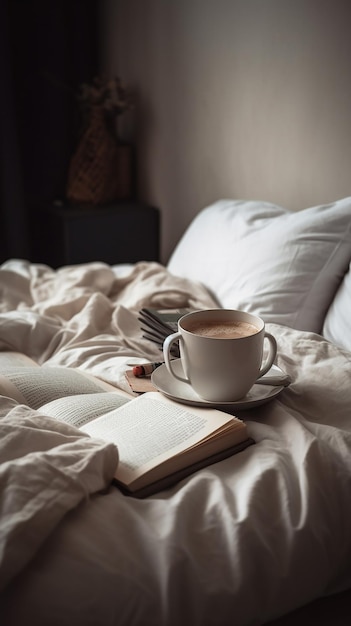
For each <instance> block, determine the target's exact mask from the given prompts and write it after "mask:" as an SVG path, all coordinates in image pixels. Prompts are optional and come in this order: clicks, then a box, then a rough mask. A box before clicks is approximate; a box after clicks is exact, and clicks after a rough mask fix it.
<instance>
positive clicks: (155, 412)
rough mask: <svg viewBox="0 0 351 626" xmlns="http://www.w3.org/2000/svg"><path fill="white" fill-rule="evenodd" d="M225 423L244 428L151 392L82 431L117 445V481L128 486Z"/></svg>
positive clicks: (212, 411)
mask: <svg viewBox="0 0 351 626" xmlns="http://www.w3.org/2000/svg"><path fill="white" fill-rule="evenodd" d="M228 424H233V425H234V426H235V427H236V428H240V429H245V428H246V427H245V425H244V423H243V422H241V421H240V420H238V419H237V418H233V416H232V415H227V414H225V413H223V412H221V411H217V410H215V409H201V408H197V407H188V406H185V405H182V404H179V403H177V402H174V401H172V400H170V399H168V398H166V397H165V396H162V395H161V394H160V393H158V392H156V393H153V392H150V393H146V394H144V395H142V396H140V397H139V398H136V399H135V400H132V401H131V402H129V403H128V404H127V405H124V406H123V407H122V408H120V409H118V410H117V411H112V412H111V413H109V414H108V415H105V416H102V417H99V418H98V419H96V420H94V421H93V422H91V423H90V424H87V425H86V426H83V428H82V430H83V431H84V432H86V433H88V434H89V435H91V436H93V437H98V438H102V439H105V440H106V441H112V442H113V443H115V444H116V446H117V448H118V452H119V464H118V469H117V474H116V478H117V479H118V480H120V481H121V482H122V483H125V484H128V483H130V482H131V481H133V480H134V479H136V478H137V477H138V476H140V475H141V474H142V473H144V472H147V471H149V470H150V469H151V468H153V467H154V466H156V465H158V464H160V463H162V462H163V461H165V460H166V459H168V458H169V457H171V456H174V455H179V454H180V453H181V452H183V451H184V450H186V449H188V448H191V447H193V446H196V445H197V444H198V443H199V441H201V440H203V439H207V438H208V437H209V436H210V435H213V433H214V432H216V431H219V432H221V430H222V429H223V428H224V429H225V428H226V427H227V425H228ZM245 436H246V431H245ZM244 438H245V437H244Z"/></svg>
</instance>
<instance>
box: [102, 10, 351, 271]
mask: <svg viewBox="0 0 351 626" xmlns="http://www.w3.org/2000/svg"><path fill="white" fill-rule="evenodd" d="M105 8H106V12H105V16H106V20H105V23H104V34H105V41H106V48H105V57H104V59H105V72H106V73H107V74H110V75H112V74H118V75H120V76H121V77H122V79H123V80H124V82H125V83H126V84H127V85H128V86H130V87H132V88H133V89H134V90H135V92H136V94H137V102H138V104H137V109H136V112H135V114H134V118H135V119H134V121H133V123H131V118H130V120H129V122H128V127H126V128H125V130H124V132H125V134H126V136H127V137H134V138H135V141H136V144H137V162H138V195H139V197H140V198H142V199H144V200H146V201H148V202H152V203H154V204H155V205H157V206H159V207H160V208H161V210H162V260H163V261H164V262H166V261H167V259H168V257H169V254H170V253H171V251H172V249H173V248H174V245H175V243H176V241H177V239H178V238H179V236H180V235H181V234H182V232H183V231H184V229H185V228H186V226H187V225H188V223H189V222H190V220H191V219H192V218H193V217H194V215H195V214H196V213H197V212H198V211H199V210H200V209H201V208H203V207H204V206H206V205H208V204H210V203H211V202H213V201H215V200H218V199H220V198H251V199H259V200H269V201H273V202H276V203H278V204H282V205H284V206H287V207H289V208H292V209H294V210H297V209H301V208H303V207H304V206H310V205H313V204H317V203H322V202H328V201H331V200H335V199H337V198H340V197H343V196H346V195H351V37H350V26H351V2H350V1H349V0H105ZM125 121H126V120H125Z"/></svg>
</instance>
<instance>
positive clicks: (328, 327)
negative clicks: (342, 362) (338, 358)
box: [323, 264, 351, 351]
mask: <svg viewBox="0 0 351 626" xmlns="http://www.w3.org/2000/svg"><path fill="white" fill-rule="evenodd" d="M323 335H324V337H326V339H329V341H332V342H333V343H335V344H336V345H338V346H341V348H345V349H346V350H349V351H351V264H350V268H349V271H348V272H347V274H346V276H345V278H344V280H343V281H342V283H341V285H340V287H339V289H338V291H337V294H336V296H335V298H334V300H333V302H332V303H331V306H330V308H329V311H328V313H327V316H326V318H325V321H324V326H323Z"/></svg>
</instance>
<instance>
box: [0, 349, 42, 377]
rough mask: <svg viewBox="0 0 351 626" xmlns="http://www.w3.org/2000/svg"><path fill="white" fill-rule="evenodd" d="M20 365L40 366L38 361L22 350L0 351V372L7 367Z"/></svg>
mask: <svg viewBox="0 0 351 626" xmlns="http://www.w3.org/2000/svg"><path fill="white" fill-rule="evenodd" d="M20 366H26V367H40V365H39V364H38V363H36V362H35V361H33V359H31V358H30V357H29V356H27V355H26V354H22V352H0V372H2V371H3V370H6V369H7V368H8V367H20Z"/></svg>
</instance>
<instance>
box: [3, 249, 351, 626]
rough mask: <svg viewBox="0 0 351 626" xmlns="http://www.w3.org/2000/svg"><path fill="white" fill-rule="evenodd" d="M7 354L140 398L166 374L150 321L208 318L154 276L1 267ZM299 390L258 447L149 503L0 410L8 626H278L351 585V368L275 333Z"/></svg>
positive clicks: (112, 455) (99, 455)
mask: <svg viewBox="0 0 351 626" xmlns="http://www.w3.org/2000/svg"><path fill="white" fill-rule="evenodd" d="M0 290H1V292H0V294H1V298H0V301H1V313H0V350H2V351H5V350H11V351H12V350H15V351H20V352H23V353H25V354H27V355H28V356H30V357H31V358H33V359H35V360H36V361H37V362H38V363H39V364H42V363H46V364H48V365H50V364H52V365H64V366H68V367H77V368H80V369H83V370H84V371H87V372H90V373H92V374H94V375H96V376H99V377H100V378H101V379H103V380H105V381H107V382H109V383H110V384H113V385H115V387H116V389H118V388H121V389H124V390H127V391H128V390H129V387H128V385H127V383H126V380H125V375H124V374H125V370H126V368H127V367H128V362H129V361H130V360H133V362H136V361H137V360H138V359H140V360H142V359H144V358H147V359H156V358H157V359H159V356H160V353H159V352H158V350H157V348H156V347H154V346H153V344H151V343H150V342H148V341H146V340H145V339H144V338H143V337H142V333H141V331H140V328H139V322H138V319H137V312H138V310H139V309H140V308H141V307H142V306H156V307H159V308H161V307H164V308H166V307H181V306H193V307H194V308H204V307H206V308H209V307H213V306H216V301H215V299H214V298H213V297H212V295H210V294H209V293H208V292H207V291H206V290H205V288H204V287H203V286H202V285H200V284H198V283H194V282H191V281H187V280H184V279H180V278H177V277H175V276H172V275H171V274H170V273H169V272H168V271H167V270H166V269H165V268H164V267H162V266H161V265H158V264H156V263H139V264H136V265H134V266H130V267H122V266H121V267H118V266H117V267H115V268H113V267H109V266H106V265H104V264H102V263H92V264H86V265H81V266H71V267H65V268H62V269H59V270H52V269H51V268H48V267H47V266H43V265H32V264H30V263H28V262H26V261H21V260H13V261H9V262H7V263H5V264H4V265H3V266H2V267H1V268H0ZM267 329H268V330H269V331H270V332H272V333H273V334H274V335H275V337H276V339H277V343H278V358H277V364H278V365H279V366H280V367H281V368H282V369H283V370H284V371H285V372H287V373H288V374H289V375H290V376H291V379H292V383H291V385H290V386H289V387H288V388H287V389H284V390H283V391H282V393H281V394H280V395H279V396H277V397H276V398H275V399H274V400H272V401H271V402H269V403H267V404H265V405H263V406H258V407H257V408H254V409H251V410H248V411H241V412H240V413H239V414H238V416H239V417H240V418H242V419H244V420H245V421H246V422H247V425H248V429H249V432H250V435H251V436H252V437H253V438H254V439H255V441H256V444H255V445H254V446H251V447H249V448H247V449H246V450H244V451H243V452H241V453H239V454H237V455H235V456H233V457H231V458H228V459H226V460H224V461H221V462H220V463H217V464H215V465H212V466H209V467H207V468H204V469H202V470H200V471H198V472H196V473H195V474H193V475H192V476H189V477H188V478H186V479H184V480H183V481H181V482H180V483H178V485H176V486H174V487H173V488H171V489H168V490H165V491H163V492H160V493H158V494H155V495H154V496H152V497H150V498H146V499H144V500H137V499H135V498H131V497H126V496H125V495H123V494H122V493H121V492H120V491H118V490H117V489H116V488H115V487H113V486H111V485H110V478H111V477H112V474H113V471H114V468H115V465H116V463H117V462H118V449H116V448H115V447H114V446H110V445H108V444H103V443H102V442H99V441H95V440H93V439H90V438H88V437H86V436H84V435H82V434H81V433H80V432H79V431H77V430H76V429H74V428H71V427H68V426H67V425H64V424H62V423H58V422H57V421H55V420H52V419H50V418H48V417H46V416H45V415H41V414H40V412H38V411H33V410H31V409H28V408H26V407H23V406H21V405H17V404H16V403H15V402H13V401H12V400H10V399H8V398H0V427H1V437H0V463H1V465H0V487H1V492H0V507H1V509H0V512H1V518H0V547H1V551H0V581H1V585H2V587H1V596H0V615H1V617H2V623H4V624H16V626H18V625H21V624H26V625H27V624H28V623H36V624H37V625H41V624H43V625H44V624H45V625H47V624H50V625H55V624H75V626H80V624H82V625H83V624H84V626H88V625H95V624H96V625H98V624H99V625H100V624H104V626H107V625H111V626H112V625H117V624H118V625H126V626H130V625H133V624H135V625H142V626H144V625H149V624H150V625H155V626H156V625H157V626H159V625H160V626H161V625H162V626H168V625H178V624H182V623H191V624H192V625H193V626H194V625H201V626H206V625H214V624H216V625H218V626H221V625H227V624H228V625H229V624H235V626H242V625H243V626H244V625H246V624H247V625H248V624H263V623H264V622H266V621H268V620H269V619H273V618H275V617H278V616H279V615H282V614H284V613H286V612H287V611H290V610H292V609H294V608H297V607H299V606H301V605H303V604H305V603H307V602H309V601H311V600H313V599H314V598H317V597H318V596H321V595H323V594H330V593H334V592H336V591H339V590H342V589H345V588H347V587H349V586H350V585H351V533H350V530H349V528H350V520H351V498H350V494H351V363H350V354H349V353H348V352H346V351H343V350H341V349H340V348H337V347H336V346H334V345H332V344H331V343H329V342H328V341H326V340H325V339H324V338H323V337H321V336H319V335H315V334H313V333H304V332H301V331H296V330H292V329H289V328H287V327H284V326H280V325H277V324H267Z"/></svg>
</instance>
